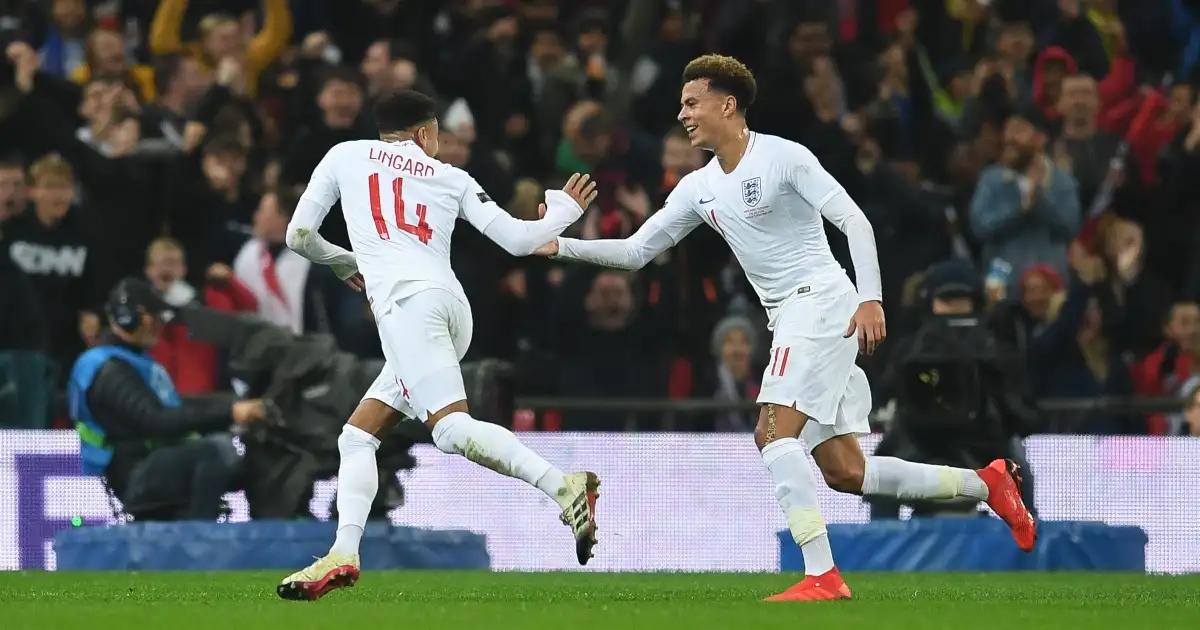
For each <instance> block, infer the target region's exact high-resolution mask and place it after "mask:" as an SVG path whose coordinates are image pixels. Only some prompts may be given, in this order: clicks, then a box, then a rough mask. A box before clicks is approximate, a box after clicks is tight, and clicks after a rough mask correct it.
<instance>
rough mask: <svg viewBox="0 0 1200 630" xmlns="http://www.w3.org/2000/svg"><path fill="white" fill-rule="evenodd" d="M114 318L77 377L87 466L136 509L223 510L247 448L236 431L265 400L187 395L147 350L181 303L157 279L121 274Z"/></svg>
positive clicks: (110, 306) (187, 514) (207, 516)
mask: <svg viewBox="0 0 1200 630" xmlns="http://www.w3.org/2000/svg"><path fill="white" fill-rule="evenodd" d="M105 312H106V314H107V316H108V320H109V323H110V330H108V331H106V332H105V333H104V334H103V336H102V337H101V339H100V343H99V344H98V345H96V346H95V347H93V348H91V349H90V350H87V351H86V352H84V353H83V354H81V355H80V356H79V358H78V359H77V360H76V362H75V366H74V368H73V369H72V370H71V378H70V381H69V382H68V385H67V400H68V404H69V406H70V414H71V418H72V420H73V421H74V422H75V427H76V429H77V430H78V431H79V441H80V443H81V444H80V456H81V458H82V460H83V473H84V474H85V475H93V476H98V477H105V480H106V483H107V485H108V487H109V488H110V489H111V490H112V491H113V493H114V494H115V495H116V496H117V498H119V499H120V500H121V502H122V503H123V504H124V505H125V506H126V511H127V512H129V513H130V514H131V515H133V516H134V517H135V518H138V517H139V516H141V514H139V512H140V511H152V513H153V514H155V515H164V516H163V518H165V519H166V520H176V519H179V520H209V521H211V520H215V519H216V517H217V516H218V515H219V513H220V509H221V497H222V495H224V494H225V492H227V491H228V490H229V489H230V487H231V485H232V484H233V481H234V478H235V477H236V475H237V473H238V470H239V469H240V463H241V458H240V457H239V456H238V453H237V450H236V449H235V447H234V445H233V441H232V438H231V436H230V435H229V433H227V432H226V431H227V430H228V429H229V427H230V426H232V425H234V424H246V423H251V422H255V421H257V420H261V419H262V418H263V415H264V409H263V404H262V402H261V401H257V400H246V401H234V400H233V399H232V398H224V399H221V400H206V401H204V402H191V401H189V402H186V403H185V402H184V401H182V400H181V399H180V397H179V394H178V393H177V392H176V390H175V385H174V383H172V382H171V377H170V376H169V375H168V374H167V372H166V370H165V369H163V367H162V366H161V365H159V364H158V363H155V362H154V360H153V359H151V358H150V357H149V356H147V354H146V351H147V350H148V349H149V348H151V347H153V346H154V344H155V343H156V342H157V341H158V338H159V335H160V333H161V331H162V328H163V324H164V322H165V321H168V320H170V319H172V318H173V316H174V311H173V310H172V309H171V307H170V306H169V305H168V304H167V303H166V302H164V301H162V300H161V299H160V298H159V297H158V296H157V295H156V294H155V293H154V290H153V289H152V288H151V287H150V285H149V284H147V283H146V282H144V281H142V280H138V279H135V278H128V279H125V280H123V281H121V282H120V283H119V284H118V285H117V286H116V287H115V288H114V289H113V290H112V293H111V294H110V295H109V298H108V302H107V303H106V304H105Z"/></svg>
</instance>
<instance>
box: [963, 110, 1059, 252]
mask: <svg viewBox="0 0 1200 630" xmlns="http://www.w3.org/2000/svg"><path fill="white" fill-rule="evenodd" d="M1045 146H1046V134H1045V132H1044V131H1043V130H1042V129H1040V128H1038V127H1037V126H1036V125H1035V123H1034V122H1033V121H1032V120H1031V119H1030V117H1028V116H1026V115H1023V114H1018V115H1013V116H1010V117H1009V119H1008V120H1007V121H1006V122H1005V125H1004V152H1003V154H1002V155H1001V157H1000V163H999V164H995V165H992V166H989V167H988V168H986V169H984V171H983V174H982V176H981V177H980V180H979V186H978V187H977V188H976V189H975V196H974V198H973V199H972V200H971V228H972V230H973V231H974V232H975V235H976V236H977V237H978V238H979V239H980V240H981V241H982V242H983V259H984V260H993V259H997V258H998V259H1000V260H1003V261H1006V262H1007V263H1008V264H1010V265H1012V268H1013V270H1014V271H1015V272H1016V273H1018V274H1019V273H1023V272H1024V270H1025V269H1027V268H1029V267H1030V266H1031V265H1036V264H1038V263H1045V264H1048V265H1050V266H1051V267H1054V269H1055V270H1057V271H1059V272H1060V273H1063V272H1065V270H1066V264H1067V243H1068V242H1070V240H1071V238H1072V237H1073V236H1074V235H1075V231H1076V230H1077V229H1079V223H1080V210H1079V194H1078V187H1077V185H1076V183H1075V178H1074V177H1072V176H1071V174H1070V173H1069V172H1067V171H1064V170H1062V169H1060V168H1059V167H1058V166H1056V165H1055V164H1054V162H1053V161H1051V160H1050V159H1049V158H1048V157H1047V156H1046V154H1045Z"/></svg>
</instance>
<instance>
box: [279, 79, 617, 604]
mask: <svg viewBox="0 0 1200 630" xmlns="http://www.w3.org/2000/svg"><path fill="white" fill-rule="evenodd" d="M375 120H376V123H377V124H378V126H379V132H380V138H379V139H378V140H357V141H352V142H344V143H342V144H339V145H337V146H335V147H333V148H332V149H330V150H329V153H328V154H326V155H325V157H324V159H322V160H321V163H320V164H318V165H317V168H316V170H314V171H313V174H312V179H311V180H310V181H309V184H308V188H307V189H306V190H305V191H304V195H303V196H302V197H301V199H300V202H299V204H298V205H297V207H296V211H295V214H294V215H293V217H292V219H291V222H290V223H289V225H288V232H287V245H288V247H290V248H291V249H292V250H294V251H296V252H297V253H299V254H300V255H302V256H304V257H305V258H307V259H309V260H311V261H313V262H315V263H321V264H325V265H329V266H331V267H332V268H333V271H334V272H335V273H336V274H337V275H338V277H339V278H341V279H342V280H345V281H347V282H348V283H349V284H350V285H351V286H352V287H355V288H357V289H360V290H361V289H363V288H365V290H366V293H367V299H368V301H369V302H370V306H371V311H372V313H373V314H374V316H375V321H376V323H377V325H378V327H379V336H380V340H381V341H382V342H383V344H382V345H383V352H384V356H385V357H386V359H387V363H386V365H385V367H384V368H383V371H382V373H381V374H380V375H379V377H378V378H377V379H376V380H375V382H374V383H373V384H372V385H371V387H370V389H369V390H368V391H367V393H366V395H365V396H364V397H363V400H362V402H361V403H360V404H359V406H358V408H357V409H356V410H355V411H354V413H353V415H351V416H350V420H349V422H348V423H347V424H346V426H345V427H344V428H343V431H342V434H341V436H340V437H339V438H338V451H339V453H340V456H341V464H340V467H339V469H338V489H337V511H338V529H337V539H336V540H335V541H334V543H333V547H332V548H331V549H330V550H329V553H328V554H327V555H326V556H325V557H323V558H319V559H318V560H317V561H316V562H315V563H313V564H312V565H310V566H309V567H307V568H305V569H303V570H301V571H299V572H297V573H294V574H292V575H290V576H288V577H287V578H285V579H284V580H283V581H282V582H281V583H280V585H279V587H278V589H277V592H278V594H279V596H280V597H283V598H284V599H305V600H311V599H318V598H320V597H321V596H323V595H325V594H326V593H327V592H329V591H331V590H334V589H337V588H342V587H345V586H352V585H353V584H354V583H355V581H357V579H358V577H359V555H358V550H359V542H360V539H361V538H362V535H363V528H364V526H365V525H366V521H367V514H368V512H369V511H370V508H371V503H372V501H373V500H374V498H375V493H376V492H377V491H378V487H379V477H378V472H377V469H376V465H375V451H376V449H378V447H379V440H378V439H377V438H376V437H375V436H376V434H378V433H379V432H380V431H381V430H382V429H384V428H385V427H386V426H388V425H389V424H391V423H392V422H394V421H396V420H397V419H399V417H400V415H401V414H403V415H404V416H408V417H412V418H419V419H421V420H423V421H424V422H425V424H426V425H427V426H428V427H429V428H430V429H432V431H433V443H434V444H435V445H436V446H437V448H438V449H440V450H441V451H443V452H445V453H452V454H458V455H462V456H464V457H466V458H467V459H469V460H471V461H473V462H475V463H477V464H479V465H481V466H484V467H487V468H490V469H492V470H494V471H496V472H498V473H500V474H502V475H507V476H510V477H516V478H518V479H521V480H522V481H525V482H526V483H528V484H530V485H532V486H534V487H536V488H538V489H539V490H541V491H542V492H544V493H546V495H548V496H549V497H550V498H551V499H553V500H554V501H555V502H556V503H557V504H558V505H559V506H560V507H561V508H562V516H561V518H562V521H563V523H564V524H566V525H568V526H570V527H571V529H572V530H573V533H574V535H575V539H576V554H577V558H578V560H579V562H580V564H586V563H587V561H588V559H589V558H590V557H591V555H592V547H593V545H595V543H596V538H595V535H596V518H595V515H596V499H597V497H598V491H597V488H598V486H599V485H600V481H599V479H598V478H597V477H596V475H595V474H594V473H590V472H581V473H571V474H564V473H563V472H562V471H561V470H559V469H557V468H555V467H554V466H552V465H551V464H550V463H549V462H547V461H546V460H545V459H542V458H541V457H540V456H538V455H537V454H536V453H534V452H533V451H531V450H530V449H529V448H527V447H526V446H524V445H523V444H521V442H520V441H518V440H517V438H516V436H514V435H513V434H512V432H510V431H509V430H508V429H505V428H503V427H501V426H498V425H495V424H490V423H487V422H481V421H478V420H476V419H474V418H472V417H471V415H470V413H469V411H468V409H467V400H466V399H467V395H466V392H465V389H464V387H463V378H462V373H461V371H460V370H459V361H460V360H461V359H462V357H463V355H464V354H465V353H466V351H467V346H468V345H469V344H470V342H471V329H472V320H471V308H470V306H469V305H468V304H467V298H466V297H465V295H464V294H463V289H462V286H461V285H460V284H459V282H458V279H457V278H456V277H455V275H454V271H453V270H452V269H451V268H450V235H451V232H452V231H453V230H454V224H455V221H456V220H458V219H459V218H460V217H461V218H463V219H465V220H467V221H468V222H470V223H471V225H473V226H474V227H475V228H476V229H478V230H479V231H480V232H483V234H485V235H486V236H488V237H489V238H491V239H492V240H493V241H495V242H496V243H497V244H499V245H500V246H501V247H503V248H504V249H505V250H507V251H508V252H509V253H511V254H514V255H518V256H524V255H529V254H532V253H533V252H534V250H535V249H536V248H537V247H538V246H539V245H541V244H543V243H545V242H546V241H547V240H549V239H552V238H554V237H556V236H558V235H559V234H561V233H562V231H563V230H564V229H565V228H566V227H567V226H569V225H571V224H572V223H574V222H575V221H576V220H578V219H579V217H580V216H581V215H582V214H583V209H584V208H586V207H587V206H588V205H589V204H590V203H591V202H592V200H593V199H594V198H595V195H596V192H595V184H594V183H589V182H588V177H587V176H586V175H584V176H580V175H578V174H576V175H575V176H573V177H572V178H571V179H570V181H569V182H568V183H567V186H566V187H565V188H564V190H562V191H547V192H546V204H545V205H544V207H543V208H541V211H542V214H543V216H542V218H541V219H539V220H536V221H521V220H518V219H516V218H513V217H512V216H510V215H509V214H508V213H506V212H505V211H504V210H503V209H501V208H500V206H498V205H497V204H496V203H495V202H493V201H492V200H491V199H490V198H489V197H488V195H487V193H486V192H484V191H483V189H482V188H480V186H479V184H478V183H476V182H475V180H474V179H473V178H472V177H471V176H470V175H468V174H467V173H466V172H464V171H462V170H459V169H457V168H455V167H453V166H450V165H449V164H445V163H443V162H439V161H438V160H436V159H434V156H435V155H437V152H438V121H437V119H436V117H435V111H434V103H433V101H432V100H431V99H430V98H429V97H427V96H425V95H423V94H420V93H418V92H411V91H408V92H400V93H397V94H394V95H390V96H387V97H385V98H383V99H382V100H380V101H379V102H378V103H377V104H376V106H375ZM339 198H340V199H341V201H342V212H343V214H344V215H345V217H346V227H347V231H348V232H349V235H350V243H351V245H352V247H353V249H354V252H353V253H351V252H348V251H346V250H344V249H342V248H341V247H338V246H336V245H333V244H332V243H329V242H328V241H326V240H325V239H323V238H322V237H321V236H320V235H319V234H318V229H319V228H320V226H321V222H322V221H323V220H324V218H325V216H326V215H327V214H328V213H329V209H330V207H331V206H333V204H334V203H336V202H337V201H338V199H339ZM360 272H361V275H360Z"/></svg>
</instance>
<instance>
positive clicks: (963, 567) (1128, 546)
mask: <svg viewBox="0 0 1200 630" xmlns="http://www.w3.org/2000/svg"><path fill="white" fill-rule="evenodd" d="M829 544H830V546H831V547H832V548H833V557H834V558H837V563H838V568H840V569H842V570H843V571H859V572H866V571H874V572H881V571H905V572H908V571H942V572H944V571H958V572H961V571H966V572H971V573H986V572H991V571H1124V572H1143V571H1145V570H1146V534H1145V532H1143V531H1142V530H1141V528H1139V527H1133V526H1129V525H1107V524H1105V523H1088V522H1077V521H1042V522H1041V523H1040V524H1039V527H1038V541H1037V547H1035V548H1034V550H1033V552H1031V553H1025V552H1023V551H1021V550H1020V549H1018V548H1017V546H1016V545H1015V544H1013V540H1012V533H1011V532H1010V531H1009V529H1008V526H1007V525H1005V524H1004V523H1002V522H1001V521H1000V520H999V519H996V518H987V517H983V516H981V517H979V518H953V517H951V518H936V519H914V520H911V521H876V522H872V523H861V524H853V525H849V524H841V525H830V526H829ZM779 570H781V571H803V570H804V556H803V554H801V553H800V548H799V547H797V546H796V543H794V542H792V533H791V532H789V531H786V530H785V531H781V532H779Z"/></svg>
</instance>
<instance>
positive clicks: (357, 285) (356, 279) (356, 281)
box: [342, 273, 367, 293]
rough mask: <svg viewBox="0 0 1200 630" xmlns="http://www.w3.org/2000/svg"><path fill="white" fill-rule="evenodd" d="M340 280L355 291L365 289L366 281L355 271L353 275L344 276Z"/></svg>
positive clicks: (360, 291)
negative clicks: (343, 278) (344, 277)
mask: <svg viewBox="0 0 1200 630" xmlns="http://www.w3.org/2000/svg"><path fill="white" fill-rule="evenodd" d="M342 282H345V283H346V286H348V287H350V288H351V289H354V291H355V292H356V293H362V292H363V291H365V290H366V289H367V281H366V280H363V277H362V274H361V273H356V274H354V275H353V276H350V277H349V278H346V279H345V280H343V281H342Z"/></svg>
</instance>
